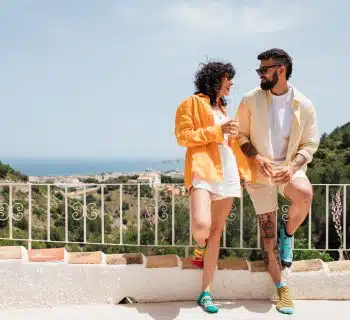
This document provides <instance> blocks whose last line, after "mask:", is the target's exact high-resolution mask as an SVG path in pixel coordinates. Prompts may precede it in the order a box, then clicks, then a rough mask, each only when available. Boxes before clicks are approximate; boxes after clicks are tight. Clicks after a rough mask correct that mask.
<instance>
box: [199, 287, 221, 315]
mask: <svg viewBox="0 0 350 320" xmlns="http://www.w3.org/2000/svg"><path fill="white" fill-rule="evenodd" d="M197 303H198V304H199V305H200V306H201V307H203V309H204V310H205V311H206V312H208V313H217V312H218V311H219V308H218V307H217V306H216V305H214V303H213V299H212V298H211V295H210V292H208V291H204V292H202V293H201V295H200V296H199V297H198V300H197Z"/></svg>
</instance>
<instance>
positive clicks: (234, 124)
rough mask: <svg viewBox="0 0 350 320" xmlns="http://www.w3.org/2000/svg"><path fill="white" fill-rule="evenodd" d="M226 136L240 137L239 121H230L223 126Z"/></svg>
mask: <svg viewBox="0 0 350 320" xmlns="http://www.w3.org/2000/svg"><path fill="white" fill-rule="evenodd" d="M221 129H222V132H223V133H224V134H230V135H232V136H237V135H238V129H239V123H238V121H234V120H230V121H227V122H226V123H224V124H223V125H222V126H221Z"/></svg>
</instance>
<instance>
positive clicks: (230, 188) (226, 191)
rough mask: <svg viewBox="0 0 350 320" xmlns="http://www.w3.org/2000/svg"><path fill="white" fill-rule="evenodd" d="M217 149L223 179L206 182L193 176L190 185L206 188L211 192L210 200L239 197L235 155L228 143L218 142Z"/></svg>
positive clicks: (240, 190)
mask: <svg viewBox="0 0 350 320" xmlns="http://www.w3.org/2000/svg"><path fill="white" fill-rule="evenodd" d="M219 151H220V156H221V164H222V169H223V175H224V179H223V180H221V181H218V182H207V181H204V180H202V179H200V178H196V177H195V178H194V179H193V180H192V187H193V188H195V189H203V190H208V191H209V192H210V193H211V199H212V200H221V199H225V198H240V197H241V196H242V188H241V181H240V177H239V172H238V167H237V163H236V157H235V155H234V154H233V151H232V149H231V148H230V147H229V146H228V145H225V144H219Z"/></svg>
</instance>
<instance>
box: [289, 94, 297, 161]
mask: <svg viewBox="0 0 350 320" xmlns="http://www.w3.org/2000/svg"><path fill="white" fill-rule="evenodd" d="M292 109H293V116H292V125H291V129H290V136H289V143H288V149H287V155H288V156H289V155H290V153H291V151H292V149H293V147H294V145H295V143H296V141H297V139H298V132H299V130H300V102H299V101H297V100H293V101H292ZM288 156H287V158H288Z"/></svg>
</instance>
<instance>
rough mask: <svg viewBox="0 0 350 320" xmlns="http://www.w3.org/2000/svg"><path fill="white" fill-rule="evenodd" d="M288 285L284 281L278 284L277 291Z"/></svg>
mask: <svg viewBox="0 0 350 320" xmlns="http://www.w3.org/2000/svg"><path fill="white" fill-rule="evenodd" d="M285 285H286V284H285V283H284V281H281V282H280V283H278V284H276V285H275V286H276V289H279V288H282V287H284V286H285Z"/></svg>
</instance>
